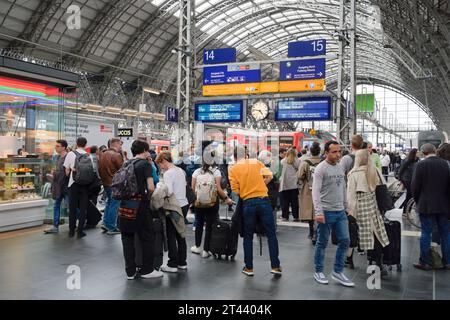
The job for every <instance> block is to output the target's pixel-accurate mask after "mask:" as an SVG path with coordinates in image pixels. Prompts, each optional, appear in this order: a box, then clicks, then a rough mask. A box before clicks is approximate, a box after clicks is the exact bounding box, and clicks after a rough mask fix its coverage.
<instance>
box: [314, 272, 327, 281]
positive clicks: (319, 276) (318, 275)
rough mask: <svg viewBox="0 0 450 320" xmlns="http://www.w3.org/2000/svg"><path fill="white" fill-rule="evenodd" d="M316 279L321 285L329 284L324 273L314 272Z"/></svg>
mask: <svg viewBox="0 0 450 320" xmlns="http://www.w3.org/2000/svg"><path fill="white" fill-rule="evenodd" d="M314 279H316V281H317V282H318V283H320V284H328V279H327V277H326V276H325V275H324V274H323V272H314Z"/></svg>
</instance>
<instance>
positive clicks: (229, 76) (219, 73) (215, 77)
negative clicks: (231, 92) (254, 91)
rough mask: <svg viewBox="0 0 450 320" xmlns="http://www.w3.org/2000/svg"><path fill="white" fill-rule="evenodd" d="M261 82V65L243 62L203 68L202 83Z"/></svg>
mask: <svg viewBox="0 0 450 320" xmlns="http://www.w3.org/2000/svg"><path fill="white" fill-rule="evenodd" d="M250 82H261V65H260V64H256V63H245V64H242V65H231V66H218V67H206V68H204V69H203V84H204V85H214V84H231V83H250Z"/></svg>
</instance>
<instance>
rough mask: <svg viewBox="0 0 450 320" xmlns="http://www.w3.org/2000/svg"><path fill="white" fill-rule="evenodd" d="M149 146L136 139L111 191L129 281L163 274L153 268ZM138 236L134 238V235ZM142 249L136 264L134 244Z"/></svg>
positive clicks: (153, 236)
mask: <svg viewBox="0 0 450 320" xmlns="http://www.w3.org/2000/svg"><path fill="white" fill-rule="evenodd" d="M149 149H150V148H149V145H148V143H147V142H145V141H142V140H135V141H134V142H133V144H132V146H131V152H132V154H133V157H134V158H133V159H132V160H129V161H127V162H125V164H124V165H123V167H122V168H121V169H120V170H119V171H117V173H116V174H115V175H114V178H113V183H112V186H111V188H112V193H113V197H114V198H115V199H120V200H121V203H120V207H119V228H120V231H121V233H122V246H123V255H124V260H125V271H126V274H127V279H128V280H133V279H136V278H137V277H138V271H139V276H140V277H141V278H143V279H153V278H160V277H162V276H163V273H162V272H161V271H159V270H156V269H155V265H154V261H155V259H154V258H155V256H154V251H155V248H154V243H155V240H154V239H155V232H154V218H157V217H158V213H157V212H152V211H151V209H150V197H151V194H152V193H153V192H154V191H155V186H154V184H153V178H152V166H151V164H150V162H148V160H147V158H148V157H149V156H150V153H149ZM136 236H137V240H136V239H135V237H136ZM136 242H138V244H139V248H141V251H142V265H141V268H140V270H138V268H137V265H136V259H135V258H136V248H137V243H136Z"/></svg>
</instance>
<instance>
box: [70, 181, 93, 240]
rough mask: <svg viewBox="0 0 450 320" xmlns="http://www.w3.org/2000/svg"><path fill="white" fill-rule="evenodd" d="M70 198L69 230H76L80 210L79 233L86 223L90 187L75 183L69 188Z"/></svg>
mask: <svg viewBox="0 0 450 320" xmlns="http://www.w3.org/2000/svg"><path fill="white" fill-rule="evenodd" d="M69 200H70V201H69V230H70V231H75V228H76V226H77V212H79V213H78V215H79V216H78V233H81V232H83V229H84V225H85V223H86V216H87V207H88V201H89V187H88V186H81V185H79V184H77V183H73V184H72V185H71V186H70V188H69Z"/></svg>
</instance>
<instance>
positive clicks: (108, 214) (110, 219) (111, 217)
mask: <svg viewBox="0 0 450 320" xmlns="http://www.w3.org/2000/svg"><path fill="white" fill-rule="evenodd" d="M104 189H105V194H106V206H105V213H104V215H103V224H104V225H105V227H106V228H107V229H108V230H114V229H117V212H118V210H119V205H120V201H119V200H115V199H113V197H112V190H111V187H104Z"/></svg>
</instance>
